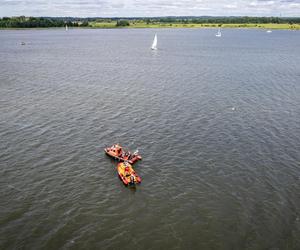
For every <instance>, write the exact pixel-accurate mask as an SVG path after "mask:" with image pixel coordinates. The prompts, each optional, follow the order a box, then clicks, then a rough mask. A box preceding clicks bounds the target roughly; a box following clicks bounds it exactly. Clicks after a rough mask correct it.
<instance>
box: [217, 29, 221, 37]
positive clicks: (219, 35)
mask: <svg viewBox="0 0 300 250" xmlns="http://www.w3.org/2000/svg"><path fill="white" fill-rule="evenodd" d="M221 36H222V33H221V29H220V27H219V30H218V33H217V34H216V37H221Z"/></svg>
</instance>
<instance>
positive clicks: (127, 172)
mask: <svg viewBox="0 0 300 250" xmlns="http://www.w3.org/2000/svg"><path fill="white" fill-rule="evenodd" d="M125 166H126V164H125ZM124 175H125V176H126V177H128V176H130V171H129V167H127V166H126V167H125V171H124Z"/></svg>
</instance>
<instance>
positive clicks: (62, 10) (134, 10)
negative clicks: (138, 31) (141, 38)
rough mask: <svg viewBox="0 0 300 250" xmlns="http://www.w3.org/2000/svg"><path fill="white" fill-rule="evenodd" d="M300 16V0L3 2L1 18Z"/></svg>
mask: <svg viewBox="0 0 300 250" xmlns="http://www.w3.org/2000/svg"><path fill="white" fill-rule="evenodd" d="M19 15H25V16H77V17H88V16H90V17H130V16H141V17H144V16H189V15H192V16H202V15H212V16H229V15H232V16H234V15H248V16H280V15H281V16H300V0H272V1H270V0H231V1H228V0H0V16H1V17H3V16H19Z"/></svg>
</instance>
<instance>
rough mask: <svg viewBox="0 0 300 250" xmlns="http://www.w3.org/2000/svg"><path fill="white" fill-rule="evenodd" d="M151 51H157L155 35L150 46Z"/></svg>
mask: <svg viewBox="0 0 300 250" xmlns="http://www.w3.org/2000/svg"><path fill="white" fill-rule="evenodd" d="M151 49H153V50H156V49H157V35H156V34H155V36H154V39H153V43H152V46H151Z"/></svg>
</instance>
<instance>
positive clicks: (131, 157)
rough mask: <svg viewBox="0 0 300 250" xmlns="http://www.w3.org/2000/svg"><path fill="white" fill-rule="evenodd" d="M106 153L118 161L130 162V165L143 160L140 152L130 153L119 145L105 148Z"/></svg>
mask: <svg viewBox="0 0 300 250" xmlns="http://www.w3.org/2000/svg"><path fill="white" fill-rule="evenodd" d="M104 151H105V153H106V154H107V155H109V156H110V157H113V158H114V159H116V160H118V161H128V162H129V163H130V164H133V163H135V162H136V161H138V160H141V159H142V157H141V156H140V155H139V153H138V151H135V152H134V153H130V151H125V150H124V149H123V148H122V147H121V146H120V145H119V144H114V145H112V146H111V147H108V148H105V149H104Z"/></svg>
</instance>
